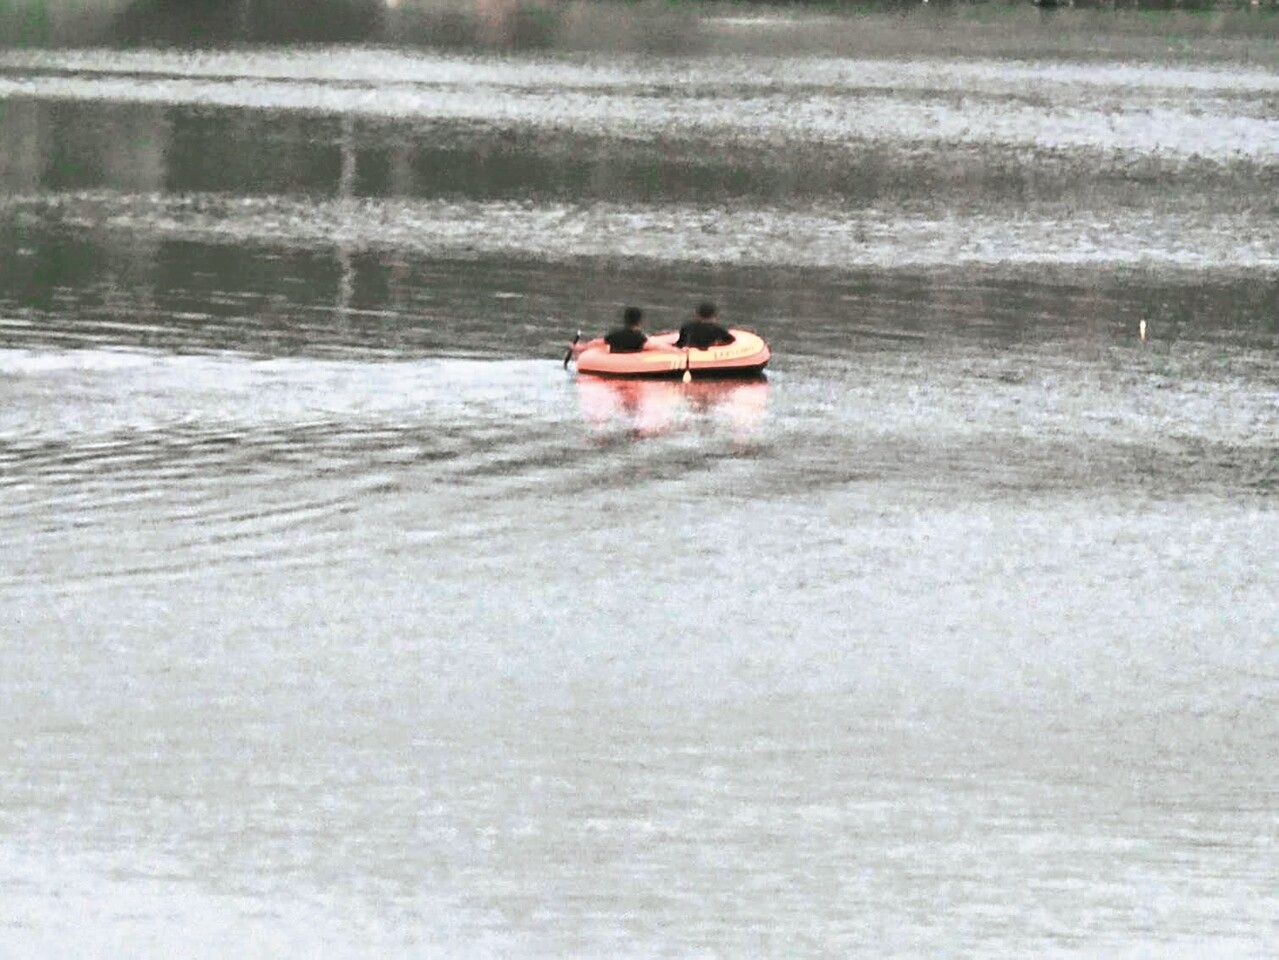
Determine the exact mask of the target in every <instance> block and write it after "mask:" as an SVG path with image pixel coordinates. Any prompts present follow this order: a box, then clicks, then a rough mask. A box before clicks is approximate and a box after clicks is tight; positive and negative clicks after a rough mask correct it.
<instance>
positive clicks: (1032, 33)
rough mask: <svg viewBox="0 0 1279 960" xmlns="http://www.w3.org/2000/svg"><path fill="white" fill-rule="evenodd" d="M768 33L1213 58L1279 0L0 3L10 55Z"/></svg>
mask: <svg viewBox="0 0 1279 960" xmlns="http://www.w3.org/2000/svg"><path fill="white" fill-rule="evenodd" d="M832 17H839V18H842V19H849V20H856V21H858V22H859V26H865V27H867V28H868V29H866V30H865V31H864V36H863V38H862V39H861V40H860V41H851V42H850V41H849V39H848V37H847V35H846V34H843V35H840V36H831V35H828V31H827V30H826V26H828V25H829V23H830V20H831V18H832ZM1046 18H1051V19H1046ZM707 25H709V26H707ZM762 28H772V29H782V30H787V31H789V32H790V34H791V37H792V38H793V37H794V36H795V35H797V34H799V35H802V34H804V32H805V31H808V32H809V33H810V34H811V35H810V36H805V37H804V38H803V39H804V41H805V42H806V43H807V44H809V45H810V46H812V47H813V48H814V49H813V52H815V53H821V52H825V51H824V50H823V47H826V46H829V47H830V48H831V49H830V51H829V52H831V53H836V54H841V53H844V54H862V53H864V54H875V53H890V54H891V53H895V52H900V51H901V49H907V48H908V49H912V50H920V51H921V52H926V51H927V50H928V47H929V46H930V44H932V45H940V47H939V49H938V50H937V51H934V52H942V51H941V48H942V47H945V46H947V45H954V44H955V42H956V41H959V46H961V47H966V46H967V45H968V44H967V41H970V40H973V39H974V38H976V39H979V40H981V39H982V38H985V40H984V42H986V43H988V44H990V43H998V42H1000V41H1003V42H1005V43H1006V44H1007V45H1008V46H1009V47H1010V48H1012V49H1013V50H1016V51H1020V52H1021V53H1022V54H1023V55H1053V54H1061V55H1071V54H1072V53H1077V52H1080V51H1083V50H1086V49H1087V48H1088V47H1089V45H1090V38H1103V37H1113V36H1123V37H1142V36H1147V37H1152V38H1159V39H1161V40H1163V39H1172V40H1174V41H1175V42H1176V43H1177V44H1181V45H1185V44H1200V43H1202V44H1203V45H1204V50H1206V51H1207V52H1208V54H1209V55H1213V51H1214V50H1215V49H1216V48H1217V47H1220V46H1221V45H1222V43H1223V42H1226V43H1228V42H1229V41H1230V40H1231V39H1232V38H1245V39H1247V40H1249V41H1260V42H1262V43H1263V44H1264V43H1267V42H1268V43H1272V44H1273V43H1275V42H1279V0H871V2H867V0H849V2H841V0H809V2H805V0H798V2H795V0H786V2H777V3H768V2H757V3H754V4H751V3H738V2H732V3H715V2H680V0H0V47H45V46H54V47H71V46H101V45H108V46H138V45H164V46H191V47H215V46H225V45H233V44H288V43H366V44H393V45H422V46H431V47H471V46H478V47H488V48H493V47H498V48H502V47H505V48H512V49H567V50H572V49H601V50H633V51H642V52H646V53H678V52H706V51H711V52H725V53H732V52H735V51H736V50H737V49H739V48H740V49H742V50H749V49H751V48H752V47H756V46H758V45H759V44H760V43H765V44H766V43H767V42H768V38H765V37H761V36H760V31H761V29H762ZM1049 28H1050V29H1051V36H1046V33H1047V32H1048V29H1049ZM836 33H837V34H838V33H839V32H838V31H836ZM980 47H981V44H980V43H978V44H977V52H983V51H981V50H980ZM755 52H758V51H755ZM987 52H990V53H999V52H1001V51H999V50H996V49H991V50H990V51H987ZM1134 52H1137V53H1139V52H1140V51H1134ZM1161 52H1163V53H1166V52H1168V51H1166V50H1164V51H1161ZM1173 52H1176V51H1175V50H1174V51H1173ZM1200 52H1203V51H1200ZM1224 55H1226V56H1229V55H1230V53H1229V51H1226V52H1225V54H1224Z"/></svg>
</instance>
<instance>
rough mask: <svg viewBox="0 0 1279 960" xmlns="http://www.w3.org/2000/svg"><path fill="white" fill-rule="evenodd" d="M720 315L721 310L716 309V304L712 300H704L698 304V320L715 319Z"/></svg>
mask: <svg viewBox="0 0 1279 960" xmlns="http://www.w3.org/2000/svg"><path fill="white" fill-rule="evenodd" d="M718 316H719V311H718V310H716V309H715V304H714V303H712V302H711V301H710V300H703V301H702V302H701V303H699V304H698V305H697V319H698V320H714V319H715V318H716V317H718Z"/></svg>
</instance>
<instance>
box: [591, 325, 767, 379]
mask: <svg viewBox="0 0 1279 960" xmlns="http://www.w3.org/2000/svg"><path fill="white" fill-rule="evenodd" d="M732 334H733V342H732V343H729V344H725V345H724V346H722V347H711V348H710V349H708V350H685V349H682V348H681V349H678V350H677V349H675V347H674V343H675V341H676V340H678V339H679V335H678V334H676V333H655V334H653V336H651V337H649V338H648V343H646V344H645V345H644V349H643V350H638V351H635V352H632V353H613V352H612V351H610V350H609V348H608V345H607V344H606V343H605V342H604V341H603V340H602V339H600V340H592V341H591V342H590V343H588V344H586V346H585V347H584V348H582V349H581V350H580V352H578V355H577V371H578V373H589V374H593V375H595V376H597V377H649V378H654V379H661V378H665V379H678V378H680V377H683V376H684V374H685V373H686V372H687V373H690V374H691V375H692V377H693V378H694V379H699V380H700V379H702V378H705V377H718V378H724V377H758V376H760V374H762V373H763V372H764V367H765V366H767V364H768V360H769V357H770V356H771V355H772V354H771V352H770V351H769V349H768V344H767V343H765V342H764V338H763V337H761V336H759V334H756V333H751V332H750V331H749V330H733V331H732Z"/></svg>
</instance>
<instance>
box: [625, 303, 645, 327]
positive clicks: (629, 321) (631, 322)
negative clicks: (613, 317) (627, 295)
mask: <svg viewBox="0 0 1279 960" xmlns="http://www.w3.org/2000/svg"><path fill="white" fill-rule="evenodd" d="M643 319H644V311H643V310H641V309H640V308H639V307H627V308H626V309H625V310H623V311H622V322H623V323H624V324H626V325H627V326H628V327H638V326H639V325H640V323H641V322H642V321H643Z"/></svg>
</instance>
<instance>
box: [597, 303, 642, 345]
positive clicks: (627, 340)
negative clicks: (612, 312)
mask: <svg viewBox="0 0 1279 960" xmlns="http://www.w3.org/2000/svg"><path fill="white" fill-rule="evenodd" d="M643 319H644V311H642V310H641V309H640V308H639V307H627V308H626V309H625V310H623V311H622V326H620V327H618V328H617V329H616V330H610V331H609V332H608V333H607V334H605V335H604V342H605V343H607V344H608V349H609V352H610V353H635V352H636V351H639V350H643V349H644V344H645V343H646V342H647V341H648V337H647V336H645V334H644V331H643V330H641V329H640V323H641V322H642V321H643Z"/></svg>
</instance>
